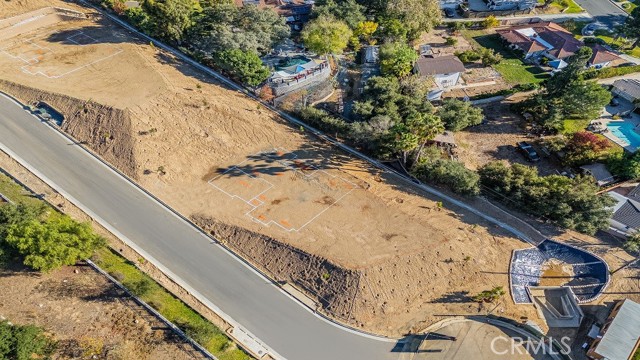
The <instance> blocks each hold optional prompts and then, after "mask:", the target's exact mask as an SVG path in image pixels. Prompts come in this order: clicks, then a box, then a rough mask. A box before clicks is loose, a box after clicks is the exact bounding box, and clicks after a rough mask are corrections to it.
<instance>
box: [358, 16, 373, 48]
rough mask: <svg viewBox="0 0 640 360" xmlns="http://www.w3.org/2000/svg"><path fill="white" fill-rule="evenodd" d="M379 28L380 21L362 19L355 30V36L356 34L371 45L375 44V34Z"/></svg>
mask: <svg viewBox="0 0 640 360" xmlns="http://www.w3.org/2000/svg"><path fill="white" fill-rule="evenodd" d="M377 30H378V23H376V22H373V21H361V22H359V23H358V25H357V26H356V28H355V30H353V36H356V37H358V38H360V39H362V40H363V41H365V42H366V43H368V44H369V45H373V44H374V43H375V41H372V38H371V37H372V36H373V34H374V33H375V32H376V31H377Z"/></svg>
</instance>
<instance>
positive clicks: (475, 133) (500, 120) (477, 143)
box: [455, 97, 562, 175]
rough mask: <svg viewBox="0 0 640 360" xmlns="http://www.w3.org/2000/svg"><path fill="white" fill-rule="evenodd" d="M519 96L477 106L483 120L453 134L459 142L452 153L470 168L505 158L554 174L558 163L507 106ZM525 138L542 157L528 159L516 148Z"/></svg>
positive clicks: (543, 172)
mask: <svg viewBox="0 0 640 360" xmlns="http://www.w3.org/2000/svg"><path fill="white" fill-rule="evenodd" d="M520 100H521V98H518V97H516V98H510V99H507V100H504V101H501V102H494V103H491V104H486V105H481V106H480V107H481V108H482V110H483V111H484V114H485V117H486V123H484V124H481V125H477V126H473V127H470V128H467V129H465V130H463V131H459V132H457V133H455V139H456V141H457V143H458V145H459V147H458V148H457V151H456V155H458V157H459V158H460V160H461V161H462V162H464V164H465V166H467V167H468V168H470V169H478V168H480V167H482V166H483V165H485V164H487V163H489V162H491V161H498V160H501V161H507V162H509V163H518V164H523V165H528V166H535V167H536V168H537V169H538V171H539V172H540V174H541V175H549V174H555V173H556V170H560V169H561V168H562V166H561V165H560V164H559V163H558V162H557V161H556V159H554V158H553V157H547V156H545V154H544V153H543V152H542V151H541V150H540V147H539V146H538V142H539V141H540V140H541V138H540V137H536V136H534V135H532V134H531V133H529V132H528V129H527V126H526V122H525V120H524V119H523V118H522V116H520V115H518V114H516V113H515V112H513V111H512V110H511V109H510V106H511V105H512V104H513V103H515V102H517V101H520ZM521 141H526V142H528V143H529V144H531V145H532V146H533V147H534V148H536V150H537V152H538V154H540V156H541V157H542V160H541V161H539V162H536V163H531V162H528V161H527V160H526V159H525V157H524V156H523V155H522V154H521V153H520V152H518V151H517V144H518V142H521Z"/></svg>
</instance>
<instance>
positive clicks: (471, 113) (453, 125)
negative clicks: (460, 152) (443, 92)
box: [438, 99, 484, 131]
mask: <svg viewBox="0 0 640 360" xmlns="http://www.w3.org/2000/svg"><path fill="white" fill-rule="evenodd" d="M438 116H440V119H442V122H444V126H445V127H446V128H447V130H451V131H460V130H462V129H464V128H466V127H469V126H473V125H478V124H480V123H481V122H482V120H483V119H484V114H483V113H482V109H481V108H477V107H473V105H471V103H470V102H468V101H460V100H457V99H446V100H444V102H443V104H442V106H441V107H440V108H439V109H438Z"/></svg>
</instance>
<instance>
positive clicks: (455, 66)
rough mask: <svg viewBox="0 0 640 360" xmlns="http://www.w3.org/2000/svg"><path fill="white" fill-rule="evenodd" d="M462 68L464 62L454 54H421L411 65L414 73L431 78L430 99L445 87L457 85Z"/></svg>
mask: <svg viewBox="0 0 640 360" xmlns="http://www.w3.org/2000/svg"><path fill="white" fill-rule="evenodd" d="M464 70H465V69H464V64H463V63H462V61H460V59H458V57H457V56H455V55H444V56H438V57H429V56H421V57H420V58H418V61H416V64H415V65H414V67H413V72H414V73H415V74H418V75H420V76H421V77H423V78H431V79H432V80H433V82H434V87H435V88H434V89H433V91H432V93H431V94H429V97H430V99H437V98H440V96H441V95H442V93H443V92H444V91H445V90H446V89H448V88H451V87H453V86H455V85H457V84H458V82H459V81H460V77H461V75H462V73H463V72H464ZM434 96H435V97H434Z"/></svg>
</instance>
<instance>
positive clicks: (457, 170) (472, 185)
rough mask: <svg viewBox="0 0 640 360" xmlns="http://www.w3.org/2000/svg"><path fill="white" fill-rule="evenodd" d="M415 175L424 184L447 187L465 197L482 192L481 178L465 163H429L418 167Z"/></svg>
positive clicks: (442, 161) (447, 161) (445, 161)
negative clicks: (429, 183)
mask: <svg viewBox="0 0 640 360" xmlns="http://www.w3.org/2000/svg"><path fill="white" fill-rule="evenodd" d="M413 175H414V176H415V177H417V178H418V179H419V180H421V181H424V182H432V183H436V184H440V185H444V186H447V187H448V188H449V189H451V191H453V192H455V193H458V194H464V195H477V194H478V193H479V192H480V187H479V180H480V177H479V176H478V174H476V173H475V172H474V171H471V170H469V169H467V168H466V167H465V166H464V164H463V163H461V162H458V161H451V160H446V159H437V160H435V161H427V162H424V163H421V164H418V165H416V167H415V168H414V170H413Z"/></svg>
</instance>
